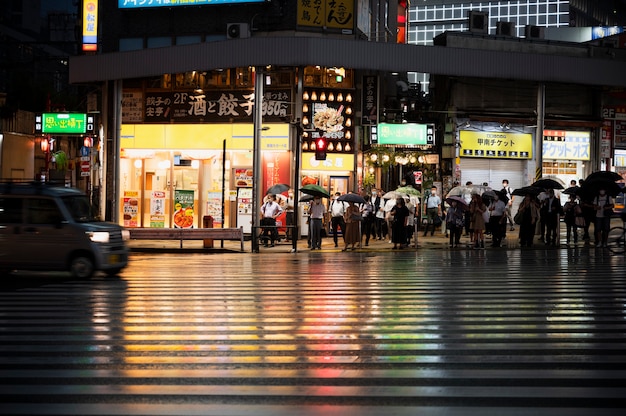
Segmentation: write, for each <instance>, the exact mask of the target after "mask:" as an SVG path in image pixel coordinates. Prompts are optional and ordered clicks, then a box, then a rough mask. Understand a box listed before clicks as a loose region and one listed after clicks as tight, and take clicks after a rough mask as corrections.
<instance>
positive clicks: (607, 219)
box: [593, 188, 613, 247]
mask: <svg viewBox="0 0 626 416" xmlns="http://www.w3.org/2000/svg"><path fill="white" fill-rule="evenodd" d="M593 208H594V210H595V212H596V216H595V223H594V225H593V231H594V234H595V239H596V247H600V246H602V247H607V246H608V244H607V242H608V238H609V229H610V228H611V214H612V212H613V198H611V196H610V195H608V194H607V192H606V189H604V188H600V190H599V191H598V195H596V197H595V198H594V199H593Z"/></svg>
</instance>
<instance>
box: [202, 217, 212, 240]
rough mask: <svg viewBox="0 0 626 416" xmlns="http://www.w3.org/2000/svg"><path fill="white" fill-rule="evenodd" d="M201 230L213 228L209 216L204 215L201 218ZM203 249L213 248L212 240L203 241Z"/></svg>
mask: <svg viewBox="0 0 626 416" xmlns="http://www.w3.org/2000/svg"><path fill="white" fill-rule="evenodd" d="M202 228H213V217H212V216H210V215H205V216H204V217H202ZM203 247H204V248H213V239H212V238H205V239H204V245H203Z"/></svg>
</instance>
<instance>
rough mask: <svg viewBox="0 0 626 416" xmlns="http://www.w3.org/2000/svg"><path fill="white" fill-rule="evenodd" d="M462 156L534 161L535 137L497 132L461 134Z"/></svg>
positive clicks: (466, 132)
mask: <svg viewBox="0 0 626 416" xmlns="http://www.w3.org/2000/svg"><path fill="white" fill-rule="evenodd" d="M459 139H460V140H461V156H464V157H485V158H506V159H532V157H533V137H532V134H527V133H504V132H495V131H467V130H461V131H460V132H459Z"/></svg>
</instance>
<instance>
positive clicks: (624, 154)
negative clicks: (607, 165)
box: [613, 149, 626, 168]
mask: <svg viewBox="0 0 626 416" xmlns="http://www.w3.org/2000/svg"><path fill="white" fill-rule="evenodd" d="M613 166H615V167H620V168H623V167H626V150H621V149H615V154H614V155H613Z"/></svg>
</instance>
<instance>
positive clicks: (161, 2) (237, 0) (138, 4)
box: [117, 0, 267, 9]
mask: <svg viewBox="0 0 626 416" xmlns="http://www.w3.org/2000/svg"><path fill="white" fill-rule="evenodd" d="M265 1H267V0H118V2H117V7H119V8H120V9H138V8H142V7H175V6H204V5H209V4H243V3H264V2H265Z"/></svg>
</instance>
